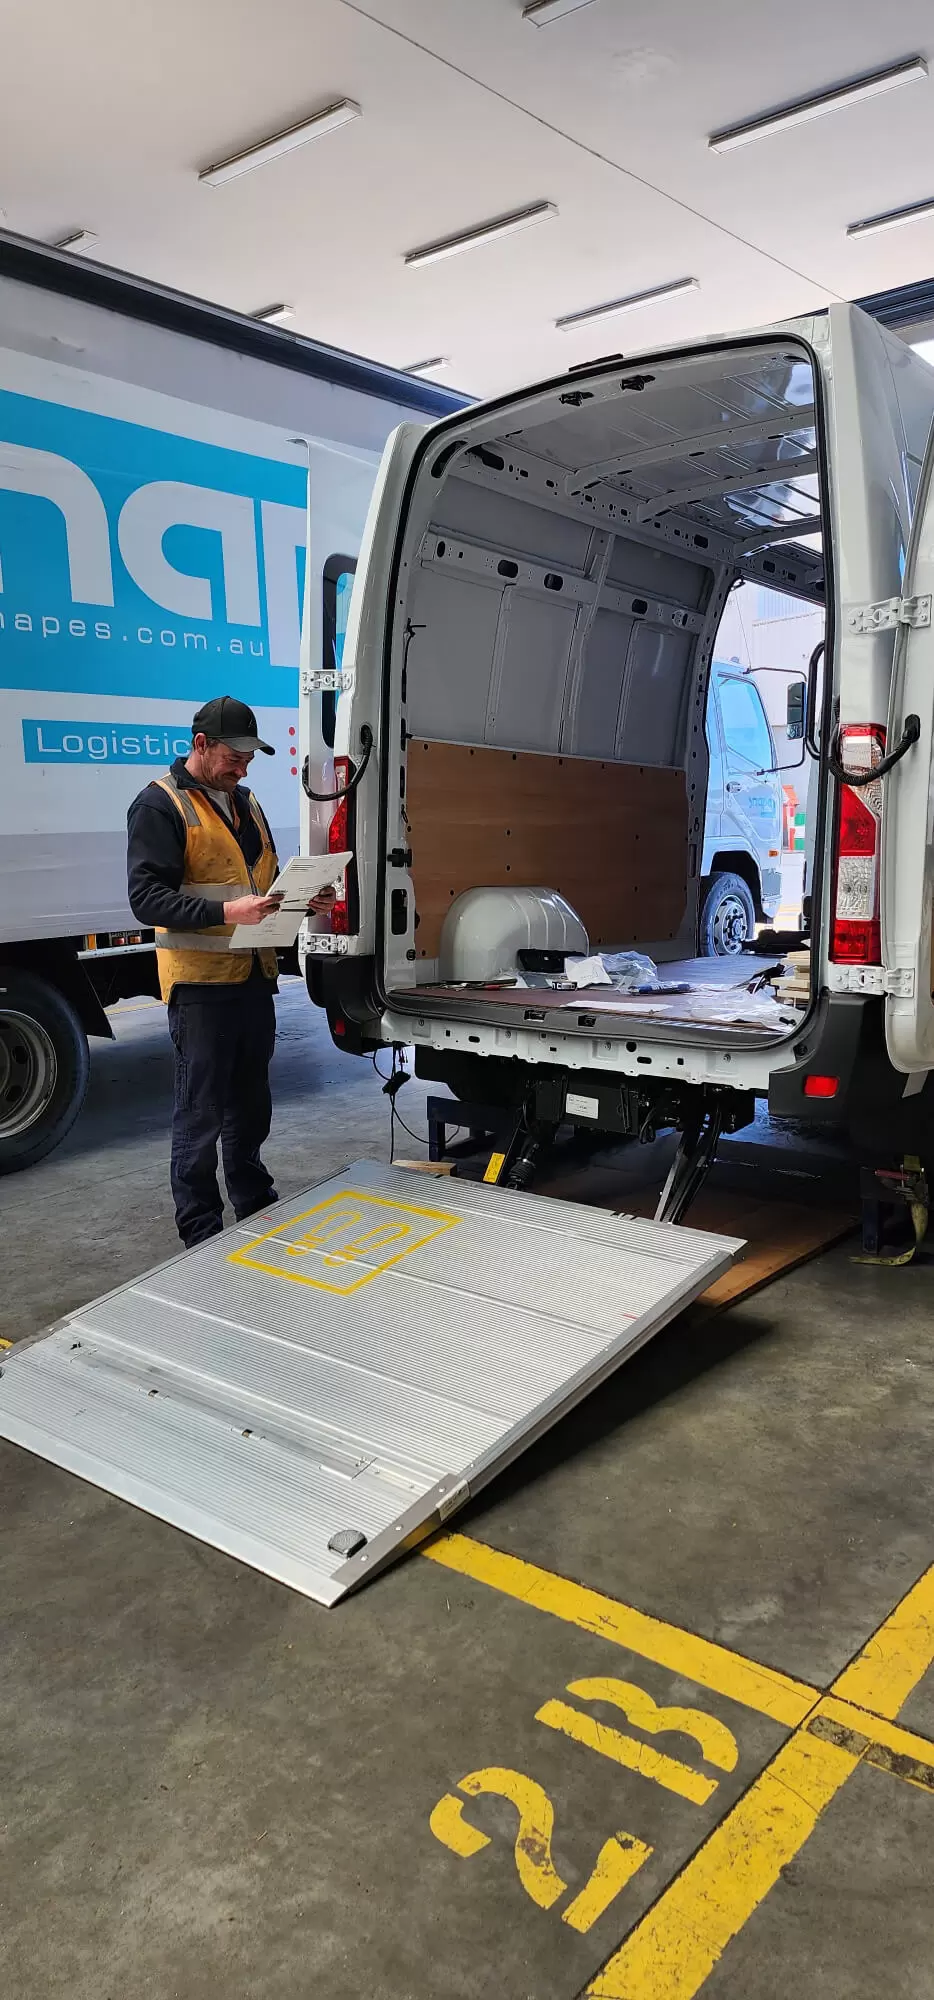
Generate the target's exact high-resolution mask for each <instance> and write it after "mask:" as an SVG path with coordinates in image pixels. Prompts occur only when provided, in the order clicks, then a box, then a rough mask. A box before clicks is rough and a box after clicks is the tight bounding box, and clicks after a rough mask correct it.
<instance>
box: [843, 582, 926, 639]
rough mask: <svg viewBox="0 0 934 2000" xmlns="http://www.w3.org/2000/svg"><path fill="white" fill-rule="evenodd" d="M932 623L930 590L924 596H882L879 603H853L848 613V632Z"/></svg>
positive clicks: (876, 630) (884, 629)
mask: <svg viewBox="0 0 934 2000" xmlns="http://www.w3.org/2000/svg"><path fill="white" fill-rule="evenodd" d="M930 623H931V596H930V592H928V593H927V595H925V596H924V597H882V598H880V599H879V602H878V603H877V604H851V605H850V607H849V609H848V611H847V613H846V629H847V631H848V632H860V633H862V632H890V631H892V630H893V628H894V627H895V626H896V625H912V626H914V627H915V628H918V627H921V626H924V625H930Z"/></svg>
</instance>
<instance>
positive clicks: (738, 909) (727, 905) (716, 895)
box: [700, 875, 756, 958]
mask: <svg viewBox="0 0 934 2000" xmlns="http://www.w3.org/2000/svg"><path fill="white" fill-rule="evenodd" d="M755 934H756V911H755V905H754V903H753V900H752V893H751V891H750V888H749V884H748V882H744V881H743V878H742V876H741V875H714V876H713V878H712V880H711V884H710V888H709V889H708V891H707V894H706V896H705V898H704V907H703V909H702V910H701V920H700V948H701V953H702V956H703V957H704V958H732V957H733V956H734V955H735V954H736V953H737V952H740V951H742V949H743V946H744V944H745V943H746V940H747V938H751V937H755Z"/></svg>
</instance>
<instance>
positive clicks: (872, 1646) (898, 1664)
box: [833, 1564, 934, 1720]
mask: <svg viewBox="0 0 934 2000" xmlns="http://www.w3.org/2000/svg"><path fill="white" fill-rule="evenodd" d="M932 1662H934V1564H932V1566H931V1568H930V1569H928V1570H925V1573H924V1575H923V1576H922V1577H919V1579H918V1581H917V1583H916V1584H915V1585H914V1586H913V1588H912V1589H911V1590H909V1591H908V1592H907V1594H906V1596H904V1597H903V1598H902V1600H901V1603H900V1604H896V1606H895V1609H894V1611H893V1612H891V1614H890V1616H889V1617H888V1618H886V1620H885V1622H884V1624H882V1625H880V1626H879V1629H878V1631H877V1632H874V1633H873V1635H872V1638H871V1639H869V1640H867V1642H866V1645H865V1646H864V1647H863V1650H862V1652H861V1653H860V1654H858V1656H857V1658H856V1659H855V1660H853V1661H852V1662H851V1664H850V1665H849V1666H848V1667H846V1668H845V1669H844V1671H843V1673H842V1674H840V1675H839V1676H838V1678H837V1680H835V1681H834V1684H833V1693H834V1694H835V1695H839V1696H840V1697H841V1699H842V1700H844V1701H850V1702H852V1703H853V1706H854V1707H855V1708H865V1709H868V1710H869V1711H870V1713H871V1714H873V1715H884V1716H888V1717H889V1719H890V1720H894V1718H895V1716H896V1715H897V1714H898V1711H899V1709H900V1708H901V1707H902V1705H903V1703H904V1702H906V1701H907V1700H908V1696H909V1695H910V1694H911V1692H912V1689H913V1688H916V1687H917V1685H918V1682H919V1680H921V1678H922V1676H923V1675H924V1674H926V1673H927V1670H928V1668H929V1667H930V1666H931V1664H932Z"/></svg>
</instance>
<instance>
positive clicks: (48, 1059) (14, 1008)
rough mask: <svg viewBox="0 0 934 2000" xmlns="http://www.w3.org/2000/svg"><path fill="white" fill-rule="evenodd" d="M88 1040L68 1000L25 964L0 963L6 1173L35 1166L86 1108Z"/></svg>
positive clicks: (1, 1156)
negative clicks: (23, 968) (25, 970)
mask: <svg viewBox="0 0 934 2000" xmlns="http://www.w3.org/2000/svg"><path fill="white" fill-rule="evenodd" d="M90 1067H91V1058H90V1054H89V1051H88V1042H87V1036H86V1034H85V1032H84V1029H83V1027H82V1025H81V1022H80V1020H79V1019H78V1016H77V1014H76V1013H75V1010H74V1008H73V1007H72V1006H70V1005H69V1002H68V1001H67V1000H66V999H65V998H64V996H63V995H62V994H61V993H59V992H58V991H57V989H56V987H54V986H50V985H49V982H48V981H47V980H45V979H39V978H37V977H36V974H35V973H33V972H24V971H22V970H21V969H20V967H19V966H0V1174H15V1173H19V1171H20V1170H21V1168H23V1167H31V1166H34V1165H35V1163H36V1161H37V1160H41V1159H44V1157H45V1155H46V1153H50V1152H51V1151H52V1148H53V1146H57V1145H58V1143H59V1140H60V1139H64V1137H65V1134H66V1132H68V1131H70V1129H71V1127H72V1125H73V1124H74V1122H75V1119H76V1118H77V1116H78V1113H79V1111H80V1109H81V1106H82V1104H83V1103H84V1094H85V1091H86V1090H87V1087H88V1074H89V1071H90Z"/></svg>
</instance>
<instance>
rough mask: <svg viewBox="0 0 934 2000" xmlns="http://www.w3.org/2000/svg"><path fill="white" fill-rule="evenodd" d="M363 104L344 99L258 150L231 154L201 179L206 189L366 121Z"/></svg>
mask: <svg viewBox="0 0 934 2000" xmlns="http://www.w3.org/2000/svg"><path fill="white" fill-rule="evenodd" d="M362 115H363V114H362V111H361V108H360V106H359V104H354V103H353V102H352V101H351V99H350V98H349V97H344V98H341V101H340V103H339V104H329V105H328V106H327V108H326V110H324V111H316V112H315V113H314V115H313V117H311V118H302V119H301V120H300V122H299V123H298V124H297V125H289V126H287V127H286V130H285V131H284V132H274V133H273V136H272V138H271V139H260V140H259V141H258V142H257V144H256V145H255V146H247V147H245V148H244V150H243V152H242V153H231V154H230V156H229V158H228V159H226V160H218V162H217V165H216V166H213V167H205V168H203V170H202V172H201V173H200V174H199V175H198V179H199V181H203V182H204V184H205V186H206V187H221V186H223V183H224V182H225V181H233V180H236V179H237V176H238V175H239V174H249V173H252V171H253V168H254V167H263V166H265V164H266V161H267V160H278V159H279V157H280V155H281V154H282V153H291V152H293V151H294V149H295V147H296V146H305V145H307V144H308V141H309V139H323V138H324V136H325V134H326V133H327V132H336V131H337V130H338V128H339V126H341V125H349V124H350V121H351V119H352V118H360V117H362Z"/></svg>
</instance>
